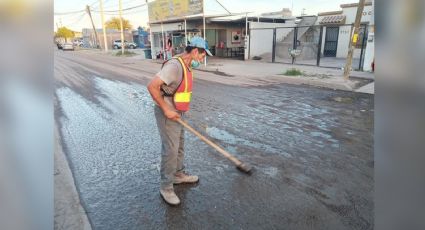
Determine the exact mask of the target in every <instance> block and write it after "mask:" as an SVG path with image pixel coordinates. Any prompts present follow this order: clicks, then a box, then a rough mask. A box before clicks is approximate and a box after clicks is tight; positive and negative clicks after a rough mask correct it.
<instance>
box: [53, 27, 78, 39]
mask: <svg viewBox="0 0 425 230" xmlns="http://www.w3.org/2000/svg"><path fill="white" fill-rule="evenodd" d="M74 36H75V32H74V31H72V30H70V29H68V28H66V27H65V26H64V27H59V28H58V31H57V32H56V34H55V37H59V38H65V42H67V41H68V38H73V37H74Z"/></svg>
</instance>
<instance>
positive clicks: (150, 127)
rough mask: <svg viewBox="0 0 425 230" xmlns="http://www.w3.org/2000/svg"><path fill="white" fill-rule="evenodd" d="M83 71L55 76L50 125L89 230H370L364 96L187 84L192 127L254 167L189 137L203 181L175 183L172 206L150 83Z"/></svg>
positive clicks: (368, 117) (369, 111) (369, 142)
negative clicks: (240, 165)
mask: <svg viewBox="0 0 425 230" xmlns="http://www.w3.org/2000/svg"><path fill="white" fill-rule="evenodd" d="M61 55H75V54H73V53H71V54H61ZM67 58H68V57H66V56H64V57H63V59H62V58H60V59H59V60H57V62H60V64H61V65H67V63H68V60H67ZM55 62H56V60H55ZM58 66H59V65H58ZM55 68H56V63H55ZM58 68H62V67H58ZM86 68H87V69H85V70H84V71H81V68H77V67H75V68H71V67H69V69H68V70H67V71H72V70H73V71H75V72H76V74H75V75H73V76H68V80H69V79H79V80H75V81H74V83H75V82H76V83H75V84H70V83H69V82H71V81H65V80H58V83H57V88H56V99H57V102H58V104H57V108H56V120H57V122H58V123H59V124H60V132H61V138H62V142H63V143H62V144H63V146H64V151H65V153H66V154H67V158H68V160H69V163H70V166H71V169H72V172H73V174H74V177H75V182H76V185H77V190H78V191H79V193H80V198H81V200H82V202H83V206H84V208H85V209H86V211H87V213H88V217H89V220H90V222H91V224H92V227H93V229H372V228H373V207H374V205H373V184H374V180H373V167H374V163H373V114H374V112H373V107H374V105H373V99H374V98H373V95H366V94H355V93H350V92H342V91H332V90H324V89H320V88H313V87H302V86H289V85H274V86H261V87H241V86H227V85H222V84H218V83H211V82H207V81H201V80H196V81H195V88H194V97H193V103H192V105H191V106H192V109H191V112H190V117H189V118H188V121H189V123H190V124H191V125H192V126H193V127H195V128H196V129H197V130H199V131H200V132H202V133H203V134H205V135H207V136H208V137H209V138H210V139H211V140H213V141H215V142H216V143H218V144H220V145H221V146H223V147H224V148H225V149H226V150H228V151H229V152H231V153H233V154H234V155H235V156H237V157H238V158H240V159H241V160H242V161H244V162H247V163H249V164H251V165H253V166H254V167H255V171H254V173H253V174H252V175H251V176H249V175H246V174H243V173H241V172H239V171H238V170H236V168H235V167H234V166H232V164H231V163H230V162H229V161H227V160H226V159H225V158H224V157H222V156H221V155H220V154H219V153H217V152H216V151H215V150H214V149H213V148H211V147H209V146H207V145H206V144H204V143H203V142H202V141H200V140H199V139H197V137H195V136H194V135H192V134H191V133H189V132H186V143H185V146H186V158H185V163H186V167H187V170H188V171H189V172H190V173H192V174H196V175H199V176H200V182H199V183H198V184H196V185H177V186H175V187H176V193H177V195H178V196H179V197H180V198H181V200H182V203H181V205H180V206H178V207H170V206H168V205H167V204H165V202H164V201H163V200H162V199H161V198H160V195H159V163H160V157H159V153H160V140H159V134H158V131H157V128H156V124H155V119H154V115H153V106H154V104H153V101H152V100H151V98H150V96H149V93H148V92H147V90H146V86H145V84H146V82H147V80H146V79H140V80H131V79H128V78H126V77H122V76H120V75H116V77H115V79H114V77H113V76H112V75H113V74H110V75H108V74H106V73H104V72H103V73H102V70H96V69H94V68H93V67H86ZM103 71H106V70H103ZM59 72H60V71H58V70H56V69H55V75H58V74H60V73H59ZM152 73H154V72H152ZM199 74H201V73H199ZM77 76H79V78H78V77H77ZM56 78H58V76H56ZM67 82H68V83H67ZM78 82H79V83H78ZM86 83H87V84H86ZM88 92H90V93H88Z"/></svg>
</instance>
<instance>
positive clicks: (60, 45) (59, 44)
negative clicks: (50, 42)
mask: <svg viewBox="0 0 425 230" xmlns="http://www.w3.org/2000/svg"><path fill="white" fill-rule="evenodd" d="M56 45H57V46H58V49H60V50H61V49H62V48H63V47H62V44H61V43H60V42H58V43H56Z"/></svg>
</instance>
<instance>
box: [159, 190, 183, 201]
mask: <svg viewBox="0 0 425 230" xmlns="http://www.w3.org/2000/svg"><path fill="white" fill-rule="evenodd" d="M159 193H161V196H162V198H164V200H165V202H167V203H168V204H170V205H178V204H180V199H179V197H178V196H177V195H176V193H175V192H174V189H173V188H168V189H160V190H159Z"/></svg>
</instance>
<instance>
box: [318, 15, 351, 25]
mask: <svg viewBox="0 0 425 230" xmlns="http://www.w3.org/2000/svg"><path fill="white" fill-rule="evenodd" d="M344 22H345V15H333V16H326V17H323V18H322V20H321V21H320V22H319V24H344Z"/></svg>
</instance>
